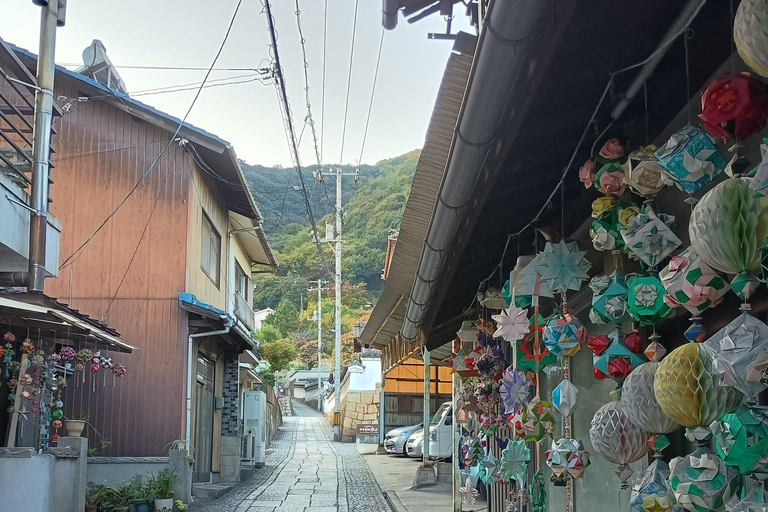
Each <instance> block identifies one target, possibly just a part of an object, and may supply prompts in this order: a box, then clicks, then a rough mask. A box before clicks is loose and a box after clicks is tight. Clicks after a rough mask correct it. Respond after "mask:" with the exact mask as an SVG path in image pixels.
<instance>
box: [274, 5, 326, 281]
mask: <svg viewBox="0 0 768 512" xmlns="http://www.w3.org/2000/svg"><path fill="white" fill-rule="evenodd" d="M262 5H263V6H264V11H265V13H266V16H267V24H268V28H269V34H270V38H271V41H272V43H271V45H270V50H271V53H272V58H273V59H274V64H273V72H274V75H275V76H274V83H275V89H276V91H277V97H278V102H279V103H280V104H281V106H282V107H283V108H282V115H283V123H284V125H285V131H286V138H287V139H288V147H289V150H290V153H291V159H292V160H293V164H294V167H295V168H296V172H297V174H298V175H299V182H300V184H301V194H302V197H303V199H304V206H305V208H306V210H307V217H308V218H309V223H310V225H311V226H312V230H313V233H314V236H313V237H312V239H313V241H314V243H315V247H316V248H317V252H318V255H319V256H320V262H321V263H322V265H323V268H324V270H325V271H326V273H327V274H328V275H331V271H330V268H329V267H328V262H327V261H326V259H325V254H324V253H323V250H322V247H321V245H320V241H319V240H318V236H319V234H320V233H319V232H318V230H317V223H316V222H315V216H314V214H313V213H312V205H311V204H310V202H309V193H308V192H307V184H306V181H305V179H304V173H303V172H302V169H301V159H300V157H299V148H298V144H297V141H296V130H295V129H294V126H293V115H292V113H291V107H290V103H289V102H288V92H287V88H286V85H285V76H284V75H283V69H282V66H281V65H280V53H279V51H278V47H277V30H276V29H275V18H274V16H272V7H271V5H270V3H269V0H263V1H262Z"/></svg>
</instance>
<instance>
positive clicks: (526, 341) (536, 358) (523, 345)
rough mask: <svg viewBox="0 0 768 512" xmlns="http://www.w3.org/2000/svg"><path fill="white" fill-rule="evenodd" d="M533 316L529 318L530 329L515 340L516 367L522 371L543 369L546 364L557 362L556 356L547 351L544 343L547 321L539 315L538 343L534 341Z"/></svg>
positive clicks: (534, 325) (534, 323)
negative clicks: (520, 338) (518, 339)
mask: <svg viewBox="0 0 768 512" xmlns="http://www.w3.org/2000/svg"><path fill="white" fill-rule="evenodd" d="M535 320H536V319H535V318H532V319H531V326H530V331H529V332H528V334H526V335H525V336H524V337H523V339H522V340H520V341H518V342H517V344H516V345H517V367H518V368H519V369H521V370H523V371H530V372H535V371H536V369H537V368H538V370H539V371H541V370H543V369H544V368H546V367H547V366H550V365H553V364H555V363H557V357H555V356H554V355H553V354H550V353H549V350H548V349H547V347H546V345H545V344H544V328H545V327H546V325H547V323H546V322H545V321H544V318H543V317H542V316H541V315H539V318H538V331H539V332H538V338H539V339H538V344H537V342H536V322H535Z"/></svg>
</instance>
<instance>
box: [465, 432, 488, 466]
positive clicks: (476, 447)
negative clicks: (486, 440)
mask: <svg viewBox="0 0 768 512" xmlns="http://www.w3.org/2000/svg"><path fill="white" fill-rule="evenodd" d="M464 452H465V459H464V460H465V462H466V464H467V466H475V465H477V463H478V462H480V460H481V459H482V458H483V457H484V456H485V451H484V449H483V443H482V442H481V441H480V438H478V437H477V436H473V435H470V436H469V437H468V438H466V440H465V442H464Z"/></svg>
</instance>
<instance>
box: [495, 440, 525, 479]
mask: <svg viewBox="0 0 768 512" xmlns="http://www.w3.org/2000/svg"><path fill="white" fill-rule="evenodd" d="M529 460H531V451H530V450H529V449H528V446H527V445H526V444H525V441H510V442H509V443H508V444H507V447H506V448H504V450H503V451H502V452H501V459H500V461H499V465H500V467H499V479H500V480H501V481H504V482H509V481H510V480H517V481H518V482H520V481H522V480H523V479H524V478H525V468H526V466H527V465H528V461H529Z"/></svg>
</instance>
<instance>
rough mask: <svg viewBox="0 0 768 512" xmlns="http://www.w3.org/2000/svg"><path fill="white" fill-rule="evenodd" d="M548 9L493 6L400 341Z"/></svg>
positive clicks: (425, 294) (429, 291) (420, 310)
mask: <svg viewBox="0 0 768 512" xmlns="http://www.w3.org/2000/svg"><path fill="white" fill-rule="evenodd" d="M551 6H552V2H545V1H543V0H495V1H493V3H492V4H491V6H490V9H489V12H488V14H487V15H486V17H485V19H484V21H483V27H482V30H481V32H480V37H479V40H478V43H477V50H476V51H475V58H474V62H473V63H472V69H471V71H470V76H469V80H468V83H467V90H466V92H465V94H464V101H463V104H462V107H461V112H460V114H459V119H458V121H457V123H456V128H455V130H454V136H453V141H452V143H451V151H450V154H449V156H448V159H447V164H446V169H445V174H444V177H443V182H442V184H441V186H440V192H439V194H438V199H437V202H436V204H435V210H434V213H433V215H432V220H431V222H430V226H429V230H428V231H427V236H426V240H425V243H424V249H423V250H422V253H421V259H420V260H419V266H418V270H417V272H416V277H415V279H414V283H413V288H412V290H411V294H410V300H409V303H408V308H407V310H406V312H405V319H404V322H403V327H402V329H401V331H400V332H401V335H402V337H403V338H406V339H408V340H413V339H414V338H416V335H417V334H418V330H419V327H420V326H421V323H422V321H423V320H424V317H425V316H426V313H427V309H428V308H429V303H430V300H431V299H432V295H433V293H434V289H435V286H436V284H437V282H438V280H439V277H440V272H441V270H442V268H443V264H444V262H445V257H446V253H447V249H448V248H449V247H450V246H451V244H452V243H453V240H454V238H455V237H456V234H457V233H456V232H457V229H458V226H459V222H460V221H461V219H462V209H463V208H464V207H465V206H466V204H467V201H468V200H469V198H470V197H471V195H472V192H473V190H474V188H475V182H476V180H477V178H478V176H479V175H480V172H481V170H482V168H483V162H484V160H485V156H486V154H487V153H488V150H489V148H490V147H491V144H492V143H493V142H494V140H495V137H496V136H497V135H498V132H499V130H500V128H501V126H502V116H503V114H504V112H505V107H506V104H507V100H508V98H509V97H510V91H511V90H512V88H513V86H514V83H515V80H516V79H517V77H518V74H520V73H523V74H525V73H528V72H529V65H530V62H529V59H528V47H529V46H531V43H532V42H533V41H534V40H535V39H536V37H537V31H538V30H539V29H540V27H541V24H540V20H541V19H542V18H543V17H544V16H545V15H546V13H547V12H549V10H550V9H551Z"/></svg>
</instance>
